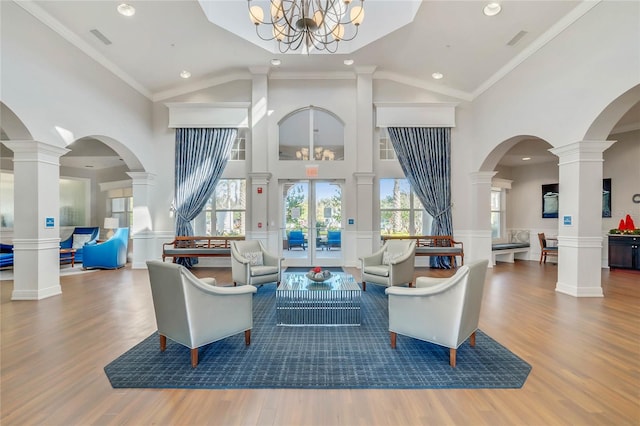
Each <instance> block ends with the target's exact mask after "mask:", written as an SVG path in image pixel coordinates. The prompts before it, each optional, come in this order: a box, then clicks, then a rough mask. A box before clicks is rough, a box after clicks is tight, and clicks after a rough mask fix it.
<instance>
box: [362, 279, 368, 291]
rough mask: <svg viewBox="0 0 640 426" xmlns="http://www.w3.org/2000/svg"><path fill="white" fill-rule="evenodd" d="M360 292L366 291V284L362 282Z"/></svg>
mask: <svg viewBox="0 0 640 426" xmlns="http://www.w3.org/2000/svg"><path fill="white" fill-rule="evenodd" d="M362 291H367V283H366V282H364V281H362Z"/></svg>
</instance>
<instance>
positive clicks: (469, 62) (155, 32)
mask: <svg viewBox="0 0 640 426" xmlns="http://www.w3.org/2000/svg"><path fill="white" fill-rule="evenodd" d="M202 2H203V3H204V4H205V5H206V6H207V8H208V9H210V10H213V11H219V13H220V14H222V13H227V14H229V15H228V16H229V17H228V18H223V20H225V21H226V22H227V23H228V25H227V27H228V28H238V32H241V33H242V34H243V36H245V37H248V36H249V35H250V34H251V33H252V32H253V31H254V25H253V24H252V23H251V22H250V20H249V14H248V12H247V11H246V5H247V2H246V1H245V0H202ZM118 3H119V2H118V1H113V0H110V1H100V0H92V1H55V0H38V1H32V2H25V1H21V2H19V3H18V4H20V5H21V6H23V7H25V8H26V9H28V10H29V11H30V12H31V13H33V14H34V15H36V16H38V17H40V18H41V19H42V20H44V21H47V22H49V23H54V24H55V23H57V24H61V25H62V26H63V27H64V28H65V29H67V30H69V31H70V32H71V33H72V34H73V35H74V36H75V37H77V40H79V41H80V43H76V45H79V46H80V45H81V46H80V47H81V48H84V49H87V50H93V52H92V53H97V54H98V55H99V56H100V57H101V58H102V61H103V63H105V64H109V65H110V66H111V67H112V68H113V70H115V71H117V72H119V73H120V74H121V75H122V76H123V77H124V78H127V79H128V80H129V82H130V83H131V84H132V85H134V86H136V88H137V89H139V90H141V91H143V92H145V93H146V94H147V95H149V96H150V97H152V98H156V99H157V98H159V97H162V96H163V95H164V94H169V93H171V94H172V93H174V92H175V91H180V90H183V91H188V90H189V87H190V86H196V85H198V83H203V82H206V81H208V80H214V81H215V80H216V79H220V78H222V77H224V76H228V75H229V74H233V73H238V72H242V73H246V72H247V70H248V69H249V68H250V67H267V66H269V65H270V60H271V59H272V58H274V57H278V58H280V59H281V60H282V65H281V66H280V67H279V68H278V69H277V72H284V73H289V72H295V73H303V72H313V73H318V72H345V71H351V69H350V68H349V67H346V66H345V65H344V64H343V60H344V59H346V58H350V59H353V60H354V66H375V67H376V71H377V72H379V73H387V74H390V75H392V76H394V77H395V78H397V79H404V80H407V81H414V82H416V83H418V84H422V85H425V86H433V87H434V88H436V89H438V88H439V89H441V90H443V91H447V90H449V91H451V92H452V93H458V94H460V95H461V96H465V95H467V96H469V95H472V94H473V93H474V92H476V91H478V90H479V89H482V87H483V84H484V83H486V82H488V81H490V79H491V78H492V77H493V76H494V75H495V74H496V73H498V72H499V71H500V70H501V68H503V67H504V66H506V65H507V64H508V63H509V61H512V60H514V59H515V58H516V56H517V55H518V54H521V53H523V52H524V51H525V50H526V49H527V47H528V46H534V47H535V46H536V45H537V44H536V43H535V42H536V40H537V39H539V38H540V37H541V36H542V35H543V34H545V32H547V31H551V33H554V32H557V31H560V30H561V28H563V27H564V26H565V25H567V23H570V22H573V21H574V20H575V19H577V18H578V17H579V16H580V15H581V14H582V13H584V11H586V10H588V9H589V8H591V7H592V6H593V5H594V4H596V3H597V2H593V1H588V2H582V1H576V0H574V1H563V0H554V1H544V0H542V1H540V0H539V1H526V0H512V1H502V4H503V8H502V12H501V13H500V14H498V15H497V16H494V17H486V16H484V14H483V13H482V9H483V6H484V5H485V2H483V1H479V0H471V1H463V0H460V1H442V0H440V1H432V0H425V1H422V4H421V5H420V7H419V9H418V11H417V13H416V15H415V19H414V20H413V22H411V23H409V24H407V25H405V26H404V27H401V28H399V29H397V30H396V31H393V32H392V33H391V34H389V35H386V36H384V37H382V38H380V39H378V40H375V41H372V42H370V43H369V44H367V45H366V46H364V47H362V48H360V49H357V50H356V51H354V52H352V53H350V54H335V55H314V54H311V55H301V54H292V55H282V54H277V55H276V54H274V53H271V52H269V51H267V50H265V49H263V48H261V47H258V46H257V45H256V44H254V43H253V42H249V41H247V40H245V39H244V38H242V37H240V36H238V35H235V34H233V33H232V32H230V31H227V30H225V29H223V28H221V27H219V26H217V25H215V24H213V23H211V22H210V21H209V20H208V19H207V18H206V16H205V14H204V12H203V10H202V8H201V6H200V4H199V3H198V1H196V0H178V1H170V0H165V1H135V0H131V1H130V2H129V3H130V4H132V5H133V6H135V8H136V14H135V15H134V16H133V17H129V18H127V17H124V16H121V15H119V14H118V13H117V11H116V6H117V4H118ZM405 3H406V4H407V7H410V5H411V4H412V2H409V1H406V2H405V1H404V0H367V1H365V3H364V4H365V11H366V10H367V7H368V6H367V5H368V4H371V6H370V8H371V9H372V13H371V14H367V13H366V14H365V21H364V22H363V24H362V27H361V30H360V31H361V32H363V33H364V34H365V35H366V33H367V32H375V31H377V30H378V28H381V27H383V25H382V24H381V23H380V22H376V20H378V21H380V20H384V19H385V18H386V19H396V17H394V15H393V14H392V13H393V9H392V7H397V4H405ZM384 7H388V8H389V12H390V13H388V14H386V15H385V14H384V13H373V10H375V9H380V8H384ZM238 8H240V12H242V13H230V11H231V10H235V11H236V12H237V10H236V9H238ZM574 9H575V10H574ZM243 10H244V12H243ZM572 11H573V13H572V14H570V13H571V12H572ZM210 13H211V11H210ZM369 15H371V16H369ZM567 15H569V16H567ZM559 22H560V23H559ZM558 23H559V24H558ZM556 24H558V27H557V28H552V27H553V26H554V25H556ZM93 29H97V30H99V31H100V32H101V33H102V34H104V36H106V37H107V38H108V39H109V40H111V42H112V44H110V45H108V46H106V45H104V44H103V43H102V42H101V41H99V40H98V39H97V38H96V37H95V36H94V35H93V34H92V33H91V32H90V31H91V30H93ZM520 31H527V34H526V35H525V36H524V37H523V38H522V39H521V40H520V41H519V42H518V43H517V44H516V45H515V46H508V45H507V43H508V42H509V41H510V40H511V39H512V38H513V37H514V36H515V35H516V34H518V33H519V32H520ZM256 37H257V36H256ZM370 38H373V37H370ZM541 42H542V40H538V42H537V43H541ZM345 43H347V42H345ZM183 69H186V70H189V71H190V72H191V74H192V77H191V79H190V80H189V81H185V80H183V79H181V78H180V77H179V73H180V71H181V70H183ZM436 71H437V72H441V73H443V74H444V76H445V77H444V78H443V79H442V80H439V81H435V80H433V79H432V78H431V74H432V73H433V72H436Z"/></svg>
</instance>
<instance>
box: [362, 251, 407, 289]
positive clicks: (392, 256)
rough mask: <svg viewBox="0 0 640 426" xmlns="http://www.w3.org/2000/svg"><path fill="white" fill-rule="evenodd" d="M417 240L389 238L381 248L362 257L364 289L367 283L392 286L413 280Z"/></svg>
mask: <svg viewBox="0 0 640 426" xmlns="http://www.w3.org/2000/svg"><path fill="white" fill-rule="evenodd" d="M415 257H416V241H415V240H387V241H386V242H385V243H384V245H383V246H382V247H381V248H380V250H378V251H376V252H375V253H373V254H372V255H370V256H367V257H363V258H361V259H360V260H361V262H362V270H361V271H362V291H366V290H367V283H368V282H369V283H374V284H379V285H384V286H387V287H391V286H394V285H402V284H409V287H411V283H412V282H413V274H414V268H415Z"/></svg>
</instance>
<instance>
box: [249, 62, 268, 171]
mask: <svg viewBox="0 0 640 426" xmlns="http://www.w3.org/2000/svg"><path fill="white" fill-rule="evenodd" d="M250 71H251V73H252V81H251V118H250V120H251V126H250V129H251V170H250V171H253V172H266V171H267V170H269V162H268V157H269V156H268V152H269V150H268V148H269V143H268V142H269V123H268V121H269V116H268V115H267V110H268V106H269V105H268V100H269V99H268V97H269V79H268V76H267V73H268V72H269V68H267V67H255V68H251V69H250Z"/></svg>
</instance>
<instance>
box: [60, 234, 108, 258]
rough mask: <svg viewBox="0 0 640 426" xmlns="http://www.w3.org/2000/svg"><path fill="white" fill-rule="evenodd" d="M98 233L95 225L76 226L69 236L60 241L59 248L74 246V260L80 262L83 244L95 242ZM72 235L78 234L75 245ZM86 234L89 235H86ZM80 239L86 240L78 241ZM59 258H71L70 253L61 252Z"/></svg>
mask: <svg viewBox="0 0 640 426" xmlns="http://www.w3.org/2000/svg"><path fill="white" fill-rule="evenodd" d="M99 233H100V228H99V227H97V226H76V228H75V229H74V230H73V232H72V233H71V235H70V236H69V238H67V239H66V240H64V241H60V248H63V249H64V248H66V249H69V248H75V249H76V253H75V261H76V262H78V263H80V262H82V258H83V252H84V246H85V245H86V244H95V243H96V240H97V239H98V234H99ZM74 235H78V236H79V237H76V247H74V243H73V236H74ZM87 235H89V236H88V237H87ZM80 239H82V240H85V239H86V241H80ZM60 260H61V261H63V260H71V255H70V254H66V253H65V254H61V255H60Z"/></svg>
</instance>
